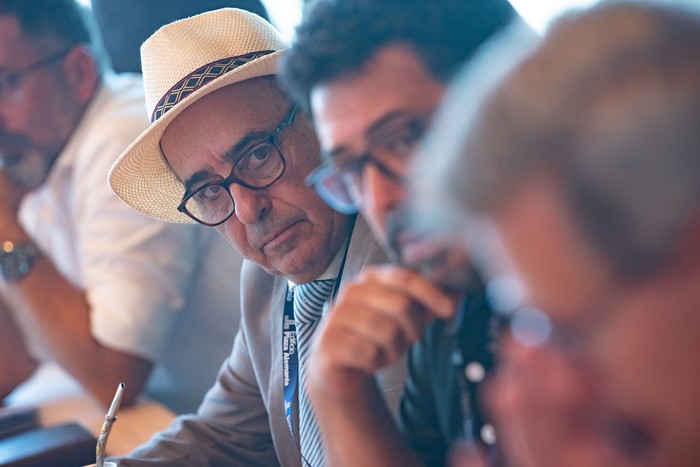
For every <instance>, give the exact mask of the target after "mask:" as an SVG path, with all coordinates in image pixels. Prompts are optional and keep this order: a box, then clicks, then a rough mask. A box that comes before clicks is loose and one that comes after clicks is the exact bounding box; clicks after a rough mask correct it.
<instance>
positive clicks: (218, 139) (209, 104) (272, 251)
mask: <svg viewBox="0 0 700 467" xmlns="http://www.w3.org/2000/svg"><path fill="white" fill-rule="evenodd" d="M289 106H290V102H289V101H288V100H287V99H286V98H285V97H284V96H283V95H282V93H281V92H280V91H279V90H278V89H277V87H276V86H275V84H274V80H273V78H271V77H266V78H256V79H251V80H247V81H243V82H241V83H236V84H234V85H231V86H226V87H224V88H222V89H219V90H217V91H214V92H212V93H210V94H208V95H207V96H205V97H203V98H201V99H199V100H198V101H196V102H195V103H193V104H192V105H191V106H189V107H188V108H187V109H186V110H184V111H183V112H182V113H181V114H180V115H178V116H177V118H176V119H175V120H173V122H172V123H171V124H170V125H169V126H168V128H167V129H166V131H165V133H164V134H163V137H162V139H161V146H162V148H163V152H164V154H165V156H166V158H167V160H168V162H169V163H170V165H171V166H172V168H173V169H174V170H175V172H176V173H177V175H178V176H179V177H180V178H181V179H182V180H183V181H184V183H185V186H186V187H188V188H190V189H192V188H197V187H198V186H201V185H202V184H203V183H206V182H209V181H216V180H221V179H223V178H226V177H228V176H229V174H230V173H231V170H232V167H233V163H234V162H236V161H237V157H238V156H240V155H241V150H243V149H248V147H249V146H250V144H251V143H253V142H255V141H258V140H259V139H261V138H263V137H265V136H267V135H268V134H269V133H270V132H271V131H272V130H273V129H274V128H275V126H276V125H277V124H278V123H279V121H280V120H281V119H282V117H283V116H284V115H285V113H286V112H287V110H288V109H289ZM277 142H278V146H279V148H280V150H281V152H282V154H283V155H284V158H285V161H286V170H285V172H284V175H283V176H282V178H280V179H279V180H278V181H277V182H275V183H274V184H273V185H271V186H270V187H268V188H265V189H263V190H251V189H249V188H245V187H243V186H241V185H239V184H236V183H234V184H232V185H231V186H230V187H229V189H230V191H231V194H232V196H233V199H234V202H235V206H236V212H235V214H234V215H233V216H231V218H229V220H227V221H226V222H224V223H223V224H221V225H219V226H218V227H216V228H217V230H218V231H219V232H220V233H221V234H222V235H223V236H224V237H225V238H226V239H228V240H229V241H230V242H231V243H232V244H233V245H234V246H235V247H236V248H237V249H238V251H240V252H241V254H242V255H243V256H245V257H246V258H248V259H250V260H251V261H253V262H255V263H257V264H259V265H260V266H262V267H263V268H264V269H265V270H266V271H268V272H269V273H271V274H275V275H282V276H285V277H287V278H288V279H290V280H292V281H294V282H297V283H304V282H307V281H309V280H313V279H315V278H317V277H318V276H320V275H321V274H322V273H323V272H324V271H325V269H326V268H327V267H328V265H329V264H330V262H331V261H332V260H333V258H334V257H335V255H336V253H337V252H338V250H339V248H340V246H341V244H342V242H343V240H344V238H345V234H346V228H347V218H346V217H345V216H343V215H341V214H338V213H336V212H335V211H333V210H332V209H331V208H330V207H328V206H327V205H326V204H325V203H324V202H323V201H322V200H321V199H320V198H319V197H318V196H317V195H316V193H315V192H314V190H313V189H312V188H309V187H307V186H306V185H305V183H304V179H305V177H306V176H307V175H308V174H309V172H310V171H311V170H312V169H313V168H314V167H315V166H316V165H318V163H319V155H318V154H319V148H318V143H317V141H316V138H315V135H314V133H313V131H312V130H311V128H310V127H309V125H308V124H307V123H306V121H305V120H304V118H303V117H302V116H301V114H300V113H299V114H297V116H296V119H295V120H294V122H293V123H292V124H291V125H290V126H288V127H286V128H284V129H283V130H282V132H281V133H280V134H279V137H278V139H277ZM194 180H196V182H194Z"/></svg>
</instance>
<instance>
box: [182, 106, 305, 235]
mask: <svg viewBox="0 0 700 467" xmlns="http://www.w3.org/2000/svg"><path fill="white" fill-rule="evenodd" d="M298 108H299V106H298V105H297V104H292V106H291V107H289V110H288V111H287V113H286V114H285V115H284V117H282V120H280V122H279V123H278V124H277V126H276V127H275V129H274V130H272V131H271V132H270V134H269V135H267V136H265V137H264V138H261V139H259V140H258V141H256V142H255V143H253V144H252V145H251V147H250V148H249V149H248V150H246V151H245V152H244V153H243V154H242V155H241V156H240V157H239V158H238V159H237V160H236V162H235V163H234V165H233V169H232V170H231V174H230V175H229V176H228V177H226V178H225V179H223V180H218V181H215V182H209V183H205V184H203V185H201V186H199V187H197V188H195V189H194V190H192V191H191V192H189V193H185V196H184V198H183V199H182V202H181V203H180V205H179V206H178V207H177V210H178V211H180V212H182V213H184V214H186V215H188V216H189V217H191V218H192V219H194V220H195V221H197V222H199V223H200V224H204V225H206V226H210V227H214V226H217V225H219V224H222V223H224V222H226V221H227V220H228V219H229V218H230V217H231V216H232V215H233V213H234V212H235V211H236V205H235V202H234V201H233V196H232V195H231V185H232V184H234V183H238V184H239V185H241V186H244V187H246V188H249V189H251V190H263V189H265V188H268V187H270V186H271V185H272V184H274V183H275V182H276V181H277V180H279V179H280V178H281V177H282V175H283V174H284V171H285V168H286V161H285V159H284V156H283V155H282V150H281V149H280V148H279V144H278V137H279V135H280V133H281V132H282V130H283V129H284V128H286V127H288V126H290V125H291V124H292V123H293V122H294V118H295V117H296V114H297V109H298Z"/></svg>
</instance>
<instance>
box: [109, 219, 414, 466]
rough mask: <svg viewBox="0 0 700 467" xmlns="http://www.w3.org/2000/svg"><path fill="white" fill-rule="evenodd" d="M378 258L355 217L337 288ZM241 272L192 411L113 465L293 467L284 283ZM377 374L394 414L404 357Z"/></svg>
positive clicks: (247, 265) (250, 267)
mask: <svg viewBox="0 0 700 467" xmlns="http://www.w3.org/2000/svg"><path fill="white" fill-rule="evenodd" d="M384 262H386V257H385V256H384V254H383V252H382V251H381V249H380V248H379V246H378V245H377V244H376V242H375V240H374V237H373V236H372V234H371V232H370V231H369V229H368V227H367V225H366V224H365V223H364V221H363V220H362V219H361V218H358V219H357V222H356V224H355V228H354V231H353V234H352V237H351V240H350V244H349V246H348V254H347V259H346V263H345V268H344V272H343V275H342V278H341V286H342V282H344V281H347V280H348V279H349V278H352V277H354V276H355V275H357V273H358V272H359V271H360V269H361V268H362V267H363V266H365V265H369V264H379V263H384ZM241 277H242V280H241V290H242V293H241V297H242V298H241V300H242V307H241V325H240V330H239V332H238V334H237V336H236V338H235V340H234V345H233V350H232V352H231V355H230V356H229V357H228V359H227V360H226V361H225V362H224V364H223V365H222V367H221V370H220V371H219V375H218V377H217V381H216V384H215V385H214V387H212V388H211V389H210V390H209V392H208V393H207V395H206V396H205V398H204V400H203V402H202V404H201V406H200V407H199V410H198V412H197V415H185V416H181V417H178V418H177V419H176V420H175V421H174V422H173V423H172V424H171V426H170V427H169V428H168V429H167V430H166V431H164V432H162V433H159V434H157V435H155V436H154V437H153V438H152V439H151V441H149V442H148V443H147V444H145V445H143V446H141V447H140V448H138V449H136V450H135V451H134V452H132V453H131V454H130V455H129V457H128V458H127V459H113V460H117V461H118V464H119V465H120V466H147V465H154V464H160V463H165V464H167V465H169V466H206V465H210V466H218V465H221V466H236V465H240V466H246V467H247V466H255V465H261V466H274V465H282V466H290V467H298V466H300V465H301V454H300V451H299V448H298V444H297V442H296V441H295V438H296V439H298V436H296V435H295V437H292V434H291V433H290V430H289V425H288V424H287V419H286V416H285V410H284V394H283V383H282V338H281V336H282V316H283V311H284V302H285V291H286V289H287V280H286V279H285V278H283V277H275V276H272V275H270V274H268V273H266V272H265V271H263V270H262V269H261V268H260V267H259V266H257V265H255V264H253V263H251V262H247V261H246V262H244V265H243V270H242V274H241ZM192 351H193V352H196V351H197V350H196V349H192ZM377 379H378V382H379V386H380V388H381V389H382V391H383V392H384V394H385V398H386V400H387V404H388V405H389V407H391V409H392V412H393V413H394V414H396V413H397V407H398V401H399V399H400V397H401V392H402V390H403V384H404V381H405V379H406V364H405V360H401V361H399V362H398V363H397V364H395V365H393V366H391V367H388V368H386V369H384V370H383V371H382V372H380V373H379V374H378V376H377ZM295 417H297V415H295ZM295 421H297V420H295ZM297 422H298V421H297ZM117 428H118V427H117ZM314 467H318V466H314Z"/></svg>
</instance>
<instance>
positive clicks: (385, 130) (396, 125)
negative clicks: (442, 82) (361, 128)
mask: <svg viewBox="0 0 700 467" xmlns="http://www.w3.org/2000/svg"><path fill="white" fill-rule="evenodd" d="M431 115H432V112H427V113H423V114H419V115H406V116H402V117H401V118H398V119H394V120H392V122H391V124H387V125H386V126H382V127H381V128H379V129H377V131H373V132H372V133H371V134H370V135H369V137H368V143H367V149H365V151H364V152H363V153H362V154H359V155H354V156H347V157H346V156H342V157H338V158H336V159H333V160H329V161H327V162H325V163H324V164H322V165H320V166H319V167H317V168H316V169H315V170H314V171H313V172H311V174H309V176H308V177H307V178H306V184H307V185H309V186H313V187H314V189H315V190H316V192H317V193H318V195H319V196H320V197H321V198H322V199H323V200H324V201H325V202H326V203H328V204H329V205H330V206H331V207H332V208H333V209H335V210H336V211H339V212H342V213H344V214H353V213H356V212H357V211H359V210H360V208H361V206H362V198H363V173H364V171H365V167H366V166H367V164H372V165H374V166H375V167H376V168H377V169H378V170H379V171H380V172H381V173H382V174H383V175H384V176H386V177H387V178H389V179H391V180H394V181H397V182H401V181H403V178H404V176H405V172H406V159H407V158H408V157H409V156H410V155H411V153H412V152H413V150H414V149H415V147H416V144H417V143H418V141H419V140H420V139H421V138H422V137H423V134H424V133H425V130H426V128H427V127H428V124H429V122H430V117H431Z"/></svg>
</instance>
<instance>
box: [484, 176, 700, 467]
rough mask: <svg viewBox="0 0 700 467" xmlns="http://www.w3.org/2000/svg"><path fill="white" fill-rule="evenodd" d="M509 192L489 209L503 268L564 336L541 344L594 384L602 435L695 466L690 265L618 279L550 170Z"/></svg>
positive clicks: (698, 291) (698, 328)
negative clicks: (502, 204) (503, 202)
mask: <svg viewBox="0 0 700 467" xmlns="http://www.w3.org/2000/svg"><path fill="white" fill-rule="evenodd" d="M512 199H513V201H511V202H510V203H509V205H508V206H507V207H506V208H505V209H504V210H503V211H502V212H501V213H499V214H498V215H497V216H496V217H495V218H494V226H495V227H496V231H497V233H498V236H499V238H500V240H501V243H502V245H503V247H504V248H503V250H504V251H505V255H506V256H507V257H508V258H509V259H510V264H512V265H513V271H511V272H514V274H515V275H516V277H518V278H519V279H520V281H521V282H522V284H523V285H524V287H525V290H526V291H527V296H528V300H529V301H530V302H531V303H532V304H534V305H535V306H537V307H539V308H541V309H542V310H544V311H545V312H546V313H547V314H548V316H549V318H550V320H551V322H552V324H553V329H554V330H555V331H554V333H556V334H557V335H558V336H559V337H560V338H563V339H566V340H565V341H561V342H559V343H551V341H550V344H549V345H548V347H551V348H552V349H554V350H555V351H557V352H560V354H562V355H566V358H568V359H570V361H571V367H572V368H577V369H578V370H577V371H579V373H580V374H579V376H580V377H581V378H583V379H584V381H586V382H587V383H588V384H590V385H591V386H592V387H594V388H595V391H594V392H595V407H594V408H592V409H593V410H592V411H600V413H601V414H604V415H605V416H604V417H602V418H601V419H600V420H605V422H603V423H602V424H601V426H600V427H599V429H600V432H601V433H603V437H606V436H607V439H608V442H609V443H610V444H611V445H612V447H613V448H614V449H617V450H618V451H619V452H621V453H626V454H627V455H628V456H630V455H632V453H634V454H633V455H641V456H642V457H640V458H638V459H637V460H642V459H643V457H644V455H645V454H649V455H650V456H652V457H653V458H654V459H656V460H659V459H660V460H661V461H662V464H663V465H700V397H698V394H700V372H698V371H696V368H697V356H698V355H699V354H700V340H699V339H698V335H700V313H699V312H698V306H699V305H700V288H698V287H697V284H698V283H699V282H698V279H700V277H698V271H697V268H696V269H695V270H693V269H691V268H689V267H687V265H684V264H678V263H682V262H683V260H680V261H678V262H677V263H676V264H674V265H671V266H669V268H668V269H667V270H663V271H661V272H659V273H657V274H656V275H655V276H654V277H652V278H649V279H647V280H645V281H643V282H640V281H635V282H630V281H626V282H625V281H622V280H620V279H619V277H617V276H616V275H614V274H613V273H612V271H611V269H610V267H609V266H608V263H607V262H606V261H605V259H604V258H602V257H601V256H600V254H599V253H598V252H597V251H594V250H593V249H592V248H590V247H589V246H588V243H587V242H586V241H585V240H584V238H583V237H582V234H581V232H580V231H579V230H578V227H577V225H576V223H575V222H574V220H573V218H572V217H571V214H570V213H569V210H568V206H566V205H565V202H564V201H563V194H562V192H561V190H560V189H559V188H558V187H557V186H556V185H555V184H554V183H553V182H552V181H551V179H550V178H547V177H542V178H538V179H537V180H534V181H532V182H531V183H528V184H527V185H525V187H524V188H523V189H521V190H519V191H518V192H517V193H516V194H515V196H513V197H512ZM574 344H575V346H573V345H574ZM516 348H517V346H516ZM520 348H521V349H522V352H526V351H527V350H526V348H525V347H520ZM523 355H524V354H523ZM505 363H507V362H505ZM559 376H561V375H551V378H542V379H549V380H556V379H557V377H559ZM589 412H591V411H589ZM584 413H585V412H584ZM606 423H607V425H605V424H606ZM611 426H612V427H616V428H615V429H614V430H613V432H611V431H610V427H611ZM630 433H634V434H635V436H634V437H630V436H626V435H628V434H630ZM611 435H617V436H611ZM649 447H651V449H648V448H649ZM656 456H660V457H656ZM555 463H556V461H555Z"/></svg>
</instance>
